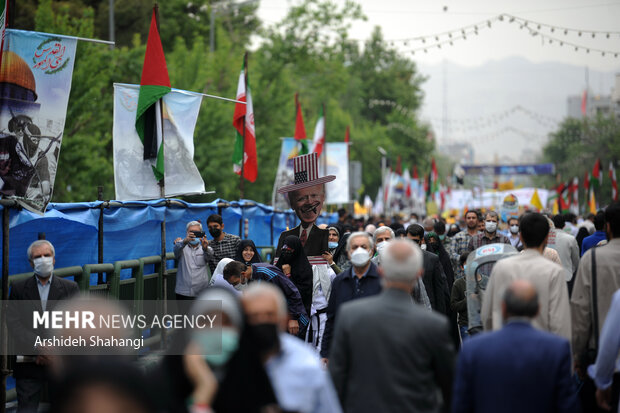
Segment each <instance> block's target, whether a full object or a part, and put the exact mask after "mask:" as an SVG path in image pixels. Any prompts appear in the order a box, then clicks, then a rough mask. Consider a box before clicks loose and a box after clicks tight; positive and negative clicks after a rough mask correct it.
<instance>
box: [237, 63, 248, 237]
mask: <svg viewBox="0 0 620 413" xmlns="http://www.w3.org/2000/svg"><path fill="white" fill-rule="evenodd" d="M243 84H244V86H245V90H244V91H243V92H244V93H245V101H246V102H247V101H248V52H245V54H244V55H243ZM246 105H247V103H246ZM247 116H248V109H247V106H246V109H245V115H243V134H242V135H241V137H242V140H243V150H242V151H241V175H240V176H239V200H242V199H243V196H244V194H243V174H244V173H245V129H246V127H245V122H246V118H247ZM239 234H240V235H241V231H240V232H239Z"/></svg>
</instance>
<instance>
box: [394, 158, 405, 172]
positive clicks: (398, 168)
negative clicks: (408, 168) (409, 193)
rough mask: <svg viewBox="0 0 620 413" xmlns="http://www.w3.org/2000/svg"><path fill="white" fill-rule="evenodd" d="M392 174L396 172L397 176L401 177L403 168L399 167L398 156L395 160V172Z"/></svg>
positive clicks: (399, 160)
mask: <svg viewBox="0 0 620 413" xmlns="http://www.w3.org/2000/svg"><path fill="white" fill-rule="evenodd" d="M394 172H396V173H397V174H398V176H402V175H403V167H402V165H401V159H400V155H398V157H397V158H396V170H395V171H394Z"/></svg>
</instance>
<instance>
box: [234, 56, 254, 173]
mask: <svg viewBox="0 0 620 413" xmlns="http://www.w3.org/2000/svg"><path fill="white" fill-rule="evenodd" d="M246 80H247V84H246ZM237 100H238V101H241V102H246V104H245V105H244V104H243V103H236V104H235V114H234V115H233V126H234V127H235V129H236V130H237V139H236V140H235V151H234V153H233V170H234V172H235V173H236V174H237V175H241V170H242V169H243V177H244V178H245V179H247V180H248V181H250V182H254V181H256V177H257V176H258V159H257V155H256V131H255V129H254V108H253V106H252V93H251V92H250V81H249V80H248V76H247V53H246V55H245V57H244V58H243V67H242V68H241V73H240V74H239V84H238V86H237ZM244 129H245V130H244ZM242 160H243V168H242V167H241V162H242Z"/></svg>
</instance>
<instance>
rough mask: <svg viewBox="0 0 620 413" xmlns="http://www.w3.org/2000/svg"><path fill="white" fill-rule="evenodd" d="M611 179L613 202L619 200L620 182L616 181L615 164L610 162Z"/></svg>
mask: <svg viewBox="0 0 620 413" xmlns="http://www.w3.org/2000/svg"><path fill="white" fill-rule="evenodd" d="M609 179H610V180H611V200H612V201H617V200H618V181H616V169H615V168H614V163H613V162H609Z"/></svg>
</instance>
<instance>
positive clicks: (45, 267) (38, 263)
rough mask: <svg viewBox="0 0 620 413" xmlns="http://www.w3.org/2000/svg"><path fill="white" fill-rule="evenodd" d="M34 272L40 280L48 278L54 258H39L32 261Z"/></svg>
mask: <svg viewBox="0 0 620 413" xmlns="http://www.w3.org/2000/svg"><path fill="white" fill-rule="evenodd" d="M32 262H33V263H34V272H35V273H36V274H37V275H38V276H39V277H41V278H48V277H49V276H50V275H52V271H54V257H39V258H35V259H34V260H32Z"/></svg>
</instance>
